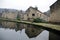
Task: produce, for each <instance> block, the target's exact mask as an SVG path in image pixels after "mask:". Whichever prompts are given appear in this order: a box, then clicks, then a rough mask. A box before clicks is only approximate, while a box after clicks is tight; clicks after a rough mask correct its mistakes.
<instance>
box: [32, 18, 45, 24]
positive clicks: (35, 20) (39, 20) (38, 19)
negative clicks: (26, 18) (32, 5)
mask: <svg viewBox="0 0 60 40" xmlns="http://www.w3.org/2000/svg"><path fill="white" fill-rule="evenodd" d="M33 22H37V23H39V22H45V20H42V19H40V18H36V19H33Z"/></svg>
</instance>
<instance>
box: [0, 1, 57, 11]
mask: <svg viewBox="0 0 60 40" xmlns="http://www.w3.org/2000/svg"><path fill="white" fill-rule="evenodd" d="M55 1H56V0H0V8H9V9H10V8H11V9H18V10H24V11H25V10H27V8H28V7H29V6H32V7H35V6H37V7H38V9H39V10H40V11H42V12H45V11H47V10H49V6H51V5H52V4H53V3H54V2H55Z"/></svg>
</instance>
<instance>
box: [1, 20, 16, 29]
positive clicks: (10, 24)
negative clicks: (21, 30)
mask: <svg viewBox="0 0 60 40" xmlns="http://www.w3.org/2000/svg"><path fill="white" fill-rule="evenodd" d="M1 25H2V28H10V29H15V27H16V23H14V22H7V21H4V22H1Z"/></svg>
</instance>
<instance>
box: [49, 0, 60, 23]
mask: <svg viewBox="0 0 60 40" xmlns="http://www.w3.org/2000/svg"><path fill="white" fill-rule="evenodd" d="M50 9H51V15H50V18H49V21H50V22H60V0H57V2H55V3H54V4H53V5H51V6H50Z"/></svg>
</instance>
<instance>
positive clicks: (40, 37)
mask: <svg viewBox="0 0 60 40" xmlns="http://www.w3.org/2000/svg"><path fill="white" fill-rule="evenodd" d="M0 40H60V35H57V34H55V33H52V32H50V31H47V30H45V29H43V28H41V27H38V26H34V25H29V24H28V25H27V24H22V23H15V22H6V21H4V22H0Z"/></svg>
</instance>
